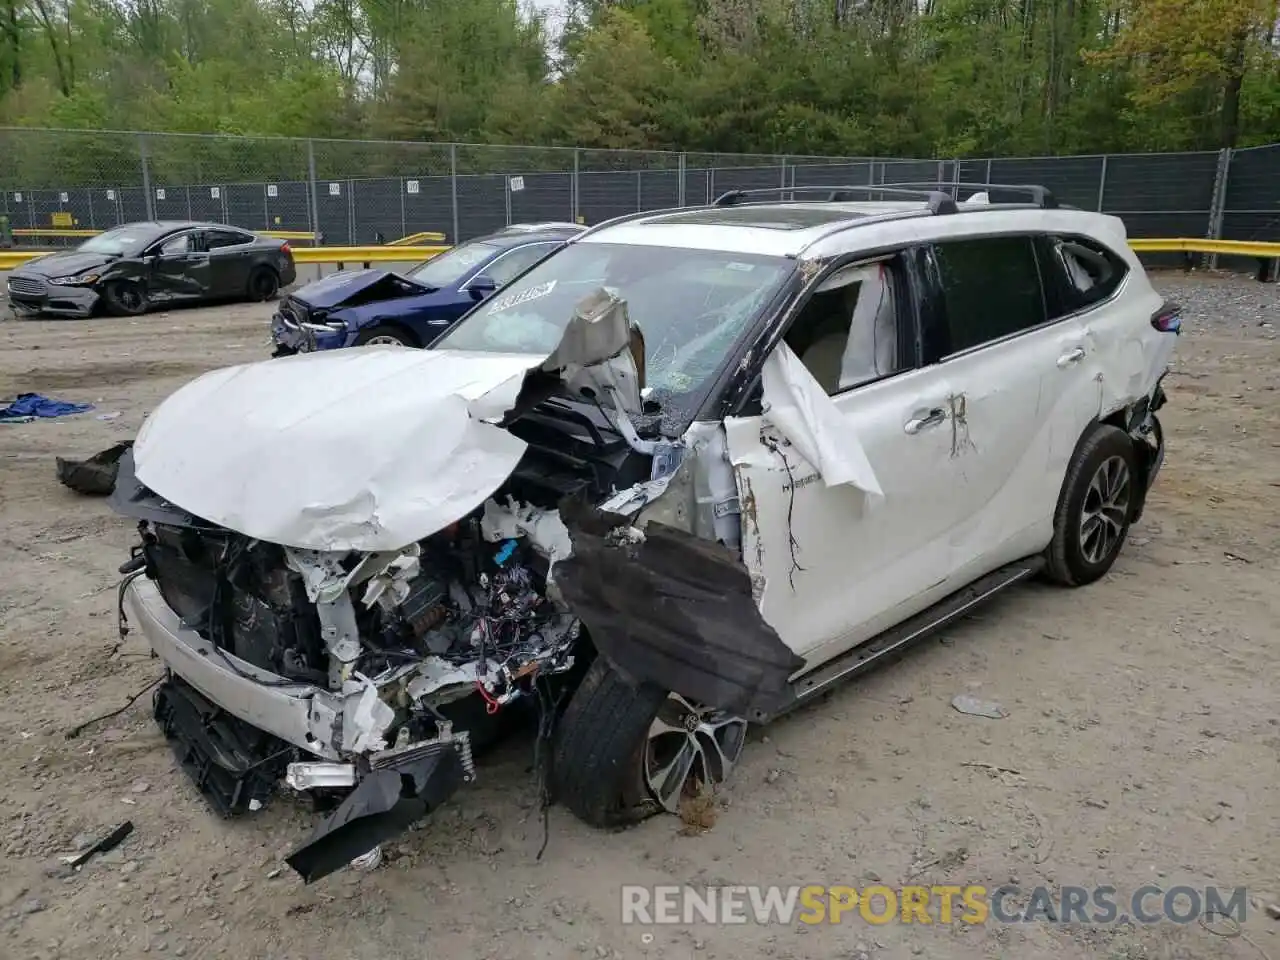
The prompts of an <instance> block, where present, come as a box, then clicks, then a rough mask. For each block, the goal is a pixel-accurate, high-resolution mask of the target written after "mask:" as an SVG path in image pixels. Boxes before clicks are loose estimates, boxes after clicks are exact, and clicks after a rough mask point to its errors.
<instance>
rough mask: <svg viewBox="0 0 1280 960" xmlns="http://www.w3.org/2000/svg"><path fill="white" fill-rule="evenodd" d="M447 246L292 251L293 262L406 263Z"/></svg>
mask: <svg viewBox="0 0 1280 960" xmlns="http://www.w3.org/2000/svg"><path fill="white" fill-rule="evenodd" d="M448 249H449V248H448V247H447V246H444V245H436V246H430V247H392V246H381V247H299V248H297V249H295V250H294V251H293V260H294V262H295V263H336V264H339V265H342V264H345V263H390V262H397V263H406V262H408V261H410V260H429V259H431V258H432V257H434V256H435V255H436V254H438V253H444V252H445V251H446V250H448Z"/></svg>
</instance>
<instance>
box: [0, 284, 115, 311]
mask: <svg viewBox="0 0 1280 960" xmlns="http://www.w3.org/2000/svg"><path fill="white" fill-rule="evenodd" d="M38 283H39V285H40V286H41V288H42V292H40V293H37V292H34V291H35V289H36V288H35V285H34V283H33V285H32V286H31V287H30V290H28V288H26V287H19V288H18V289H14V286H13V282H12V278H11V279H10V283H9V287H8V290H7V291H6V292H7V293H8V296H9V303H10V305H11V306H13V307H14V308H16V309H18V310H22V311H26V312H28V313H33V314H45V315H47V316H54V317H89V316H92V315H93V311H94V310H95V309H97V306H98V300H99V299H100V297H99V296H98V292H97V291H96V290H94V289H93V288H92V287H78V286H70V285H67V284H56V283H48V282H47V281H43V280H41V281H38Z"/></svg>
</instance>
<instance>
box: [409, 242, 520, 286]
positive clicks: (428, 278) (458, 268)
mask: <svg viewBox="0 0 1280 960" xmlns="http://www.w3.org/2000/svg"><path fill="white" fill-rule="evenodd" d="M499 249H500V248H499V247H497V246H495V245H494V244H492V243H484V242H482V241H479V240H472V241H471V242H470V243H464V244H462V245H461V246H457V247H454V248H453V249H452V250H446V251H445V252H444V253H439V254H436V255H435V256H434V257H432V258H431V259H430V260H428V261H427V262H426V263H424V264H423V265H422V266H420V267H419V268H418V269H417V270H414V271H413V272H412V273H411V274H409V276H410V278H411V279H413V280H416V281H418V283H420V284H422V285H423V286H426V287H434V288H435V289H436V290H439V289H440V288H441V287H447V286H450V285H452V284H454V283H457V282H458V281H459V280H461V279H462V277H463V275H464V274H466V273H467V272H468V271H469V270H472V269H474V268H475V267H477V266H479V265H480V264H481V263H483V262H484V261H485V260H488V259H489V258H490V257H492V256H493V255H494V254H495V253H497V252H498V250H499Z"/></svg>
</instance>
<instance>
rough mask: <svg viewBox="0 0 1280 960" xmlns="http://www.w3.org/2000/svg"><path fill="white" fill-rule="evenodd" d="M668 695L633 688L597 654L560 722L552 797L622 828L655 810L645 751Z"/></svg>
mask: <svg viewBox="0 0 1280 960" xmlns="http://www.w3.org/2000/svg"><path fill="white" fill-rule="evenodd" d="M665 699H666V693H665V691H663V690H660V689H658V688H657V687H653V686H650V685H645V684H642V685H640V686H639V687H634V686H632V685H631V684H629V683H627V681H626V680H624V679H623V678H622V676H621V675H620V674H618V672H617V671H616V670H614V669H613V667H612V666H610V665H609V663H608V661H607V660H605V658H604V657H602V656H598V657H596V659H595V661H594V662H593V663H592V664H591V666H590V668H588V670H587V673H586V675H585V676H584V677H583V678H582V683H581V684H580V685H579V686H578V689H577V690H575V691H574V693H573V698H572V699H571V700H570V701H569V706H568V708H567V709H566V710H565V712H564V716H563V717H561V718H560V722H559V724H558V725H557V729H556V738H555V747H554V750H553V752H552V757H551V794H552V797H553V799H555V800H556V801H557V802H559V803H563V804H564V805H565V806H566V807H568V808H569V810H570V811H572V812H573V814H574V815H575V816H576V817H578V818H579V819H580V820H582V821H584V822H586V823H588V824H590V825H591V826H593V827H604V828H617V827H624V826H627V825H629V824H632V823H637V822H639V821H640V820H643V819H645V818H646V817H648V816H650V815H651V814H654V813H657V812H658V810H659V807H658V806H657V804H656V803H653V802H652V801H651V800H650V799H649V798H648V794H647V791H646V790H645V787H644V782H643V777H642V775H641V763H642V758H641V753H642V751H643V750H644V749H645V737H646V734H647V733H648V730H649V725H650V724H651V723H652V722H653V718H654V716H655V715H656V714H657V712H658V708H659V707H660V706H661V705H662V702H663V700H665Z"/></svg>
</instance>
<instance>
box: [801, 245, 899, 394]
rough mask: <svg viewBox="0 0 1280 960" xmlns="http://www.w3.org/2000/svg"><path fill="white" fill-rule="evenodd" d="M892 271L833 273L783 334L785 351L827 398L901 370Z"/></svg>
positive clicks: (873, 267)
mask: <svg viewBox="0 0 1280 960" xmlns="http://www.w3.org/2000/svg"><path fill="white" fill-rule="evenodd" d="M893 271H894V267H893V265H892V262H891V261H889V262H882V263H872V264H853V265H850V266H847V267H842V268H840V269H838V270H836V271H835V272H834V273H832V274H831V275H830V276H829V277H827V278H826V280H824V281H822V283H821V284H820V285H819V286H818V289H817V290H816V291H815V292H814V293H813V295H812V296H811V297H810V298H809V301H808V302H807V303H806V304H805V305H804V307H802V308H801V310H800V313H799V314H798V315H797V316H796V319H795V321H794V322H793V323H792V325H791V327H790V328H789V329H788V330H787V334H786V337H785V340H786V343H787V346H789V347H790V348H791V349H792V351H793V352H794V353H795V354H796V356H797V357H799V358H800V362H801V363H803V364H804V366H805V367H806V369H808V371H809V372H810V373H811V374H813V377H814V379H815V380H817V381H818V383H819V384H821V385H822V388H823V389H824V390H826V391H827V393H828V394H830V395H834V394H837V393H841V392H843V391H845V390H850V389H852V388H853V387H857V386H859V385H861V384H864V383H867V382H869V381H872V380H878V379H879V378H881V377H885V376H888V375H890V374H893V373H898V372H899V371H900V370H901V369H902V366H901V364H900V362H899V356H898V328H897V304H896V300H895V296H894V289H895V284H894V275H893Z"/></svg>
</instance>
